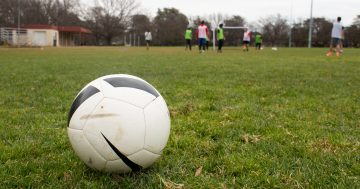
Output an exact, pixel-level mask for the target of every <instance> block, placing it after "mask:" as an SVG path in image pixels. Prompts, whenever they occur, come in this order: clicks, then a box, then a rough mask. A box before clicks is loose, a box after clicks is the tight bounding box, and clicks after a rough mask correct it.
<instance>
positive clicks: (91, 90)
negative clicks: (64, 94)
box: [68, 85, 100, 126]
mask: <svg viewBox="0 0 360 189" xmlns="http://www.w3.org/2000/svg"><path fill="white" fill-rule="evenodd" d="M98 92H100V90H99V89H97V88H96V87H93V86H91V85H90V86H88V87H86V89H84V90H83V91H82V92H81V93H80V94H79V95H78V96H77V97H76V99H75V100H74V102H73V104H72V105H71V109H70V112H69V117H68V126H69V123H70V120H71V118H72V116H73V114H74V113H75V111H76V110H77V109H78V108H79V107H80V105H81V104H82V103H84V102H85V101H86V100H87V99H88V98H90V97H92V96H93V95H95V94H96V93H98Z"/></svg>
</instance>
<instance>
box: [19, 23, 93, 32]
mask: <svg viewBox="0 0 360 189" xmlns="http://www.w3.org/2000/svg"><path fill="white" fill-rule="evenodd" d="M21 28H26V29H52V30H58V31H59V32H70V33H85V34H91V33H92V32H91V31H90V30H89V29H87V28H83V27H80V26H51V25H44V24H29V25H23V26H22V27H21Z"/></svg>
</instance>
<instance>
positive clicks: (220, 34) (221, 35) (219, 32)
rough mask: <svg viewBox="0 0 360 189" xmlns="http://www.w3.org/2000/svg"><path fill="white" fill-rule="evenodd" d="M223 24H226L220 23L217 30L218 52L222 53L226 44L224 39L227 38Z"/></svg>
mask: <svg viewBox="0 0 360 189" xmlns="http://www.w3.org/2000/svg"><path fill="white" fill-rule="evenodd" d="M223 26H224V25H223V24H220V25H219V28H218V30H217V40H218V51H217V52H218V53H222V47H223V45H224V40H225V37H224V28H223Z"/></svg>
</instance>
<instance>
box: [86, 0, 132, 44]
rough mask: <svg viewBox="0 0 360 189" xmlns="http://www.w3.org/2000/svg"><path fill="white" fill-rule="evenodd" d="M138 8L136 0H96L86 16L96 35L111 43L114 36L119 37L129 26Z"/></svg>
mask: <svg viewBox="0 0 360 189" xmlns="http://www.w3.org/2000/svg"><path fill="white" fill-rule="evenodd" d="M136 8H138V4H137V3H136V1H135V0H95V7H92V8H91V9H90V11H89V13H88V14H87V16H86V20H87V25H88V27H89V28H90V29H91V30H92V31H93V32H94V33H96V34H95V35H98V37H100V36H102V38H104V39H105V42H106V44H107V45H111V44H112V40H113V39H114V37H119V36H120V35H121V34H122V33H123V32H124V30H125V29H126V28H127V26H129V24H130V19H131V14H132V13H133V12H134V10H135V9H136ZM99 40H100V38H97V41H98V42H99Z"/></svg>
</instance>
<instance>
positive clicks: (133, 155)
mask: <svg viewBox="0 0 360 189" xmlns="http://www.w3.org/2000/svg"><path fill="white" fill-rule="evenodd" d="M67 132H68V136H69V139H70V143H71V145H72V147H73V149H74V151H75V153H76V154H77V155H78V156H79V157H80V159H81V160H82V161H84V162H85V164H86V165H88V166H89V167H91V168H93V169H96V170H99V171H104V172H116V173H126V172H130V171H137V170H141V169H144V168H147V167H149V166H151V165H152V164H153V163H154V162H155V161H156V160H157V159H158V158H159V157H160V156H161V153H162V151H163V149H164V147H165V146H166V143H167V141H168V138H169V134H170V115H169V111H168V108H167V105H166V103H165V100H164V99H163V97H162V96H161V95H160V93H159V92H158V91H157V90H156V89H155V88H154V87H153V86H151V85H150V84H149V83H147V82H146V81H144V80H142V79H140V78H138V77H135V76H130V75H108V76H104V77H101V78H98V79H96V80H94V81H92V82H91V83H89V84H88V85H87V86H85V87H84V88H83V89H82V90H81V91H80V92H79V94H78V95H77V96H76V98H75V100H74V102H73V104H72V106H71V109H70V112H69V118H68V128H67Z"/></svg>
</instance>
